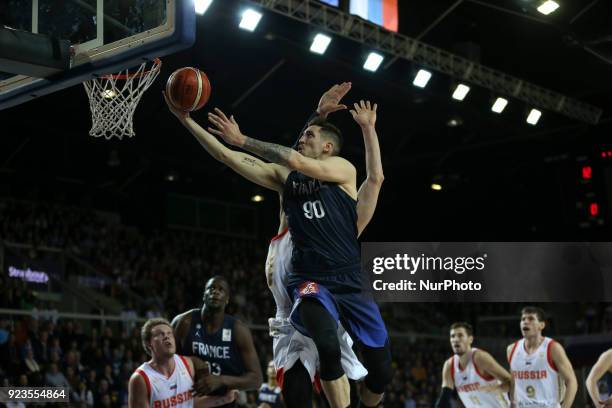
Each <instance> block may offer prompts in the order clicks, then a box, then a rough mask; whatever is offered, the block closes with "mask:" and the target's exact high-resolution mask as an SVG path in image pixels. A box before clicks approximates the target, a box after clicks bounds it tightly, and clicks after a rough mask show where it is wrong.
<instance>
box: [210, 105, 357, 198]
mask: <svg viewBox="0 0 612 408" xmlns="http://www.w3.org/2000/svg"><path fill="white" fill-rule="evenodd" d="M215 112H216V113H209V114H208V119H209V120H210V122H211V123H212V124H213V125H215V127H216V129H213V128H208V130H209V131H210V132H211V133H214V134H215V135H217V136H219V137H221V138H223V140H225V142H226V143H228V144H230V145H232V146H237V147H240V148H242V149H244V150H247V151H249V152H251V153H253V154H256V155H257V156H259V157H263V158H264V159H266V160H268V161H270V162H272V163H276V164H279V165H281V166H284V167H286V168H289V169H291V170H296V171H299V172H300V173H303V174H305V175H307V176H309V177H313V178H315V179H318V180H322V181H330V182H334V183H339V184H352V185H353V186H354V185H355V177H356V174H357V171H356V170H355V166H353V165H352V164H351V163H349V162H348V161H347V160H345V159H343V158H341V157H338V156H332V157H328V158H326V159H323V160H315V159H311V158H309V157H306V156H304V155H302V154H300V153H299V152H297V151H295V150H293V149H292V148H290V147H287V146H282V145H279V144H275V143H268V142H263V141H261V140H257V139H254V138H251V137H248V136H246V135H244V134H242V133H241V132H240V128H239V127H238V123H237V122H236V119H234V116H230V117H229V118H228V117H227V116H226V115H225V113H223V112H222V111H221V110H220V109H218V108H215Z"/></svg>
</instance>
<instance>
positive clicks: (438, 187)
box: [431, 183, 442, 191]
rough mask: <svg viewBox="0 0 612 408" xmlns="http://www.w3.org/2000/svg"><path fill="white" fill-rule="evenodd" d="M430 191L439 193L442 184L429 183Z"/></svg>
mask: <svg viewBox="0 0 612 408" xmlns="http://www.w3.org/2000/svg"><path fill="white" fill-rule="evenodd" d="M431 189H432V190H433V191H440V190H442V184H438V183H431Z"/></svg>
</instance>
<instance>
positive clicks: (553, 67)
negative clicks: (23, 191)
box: [0, 0, 612, 229]
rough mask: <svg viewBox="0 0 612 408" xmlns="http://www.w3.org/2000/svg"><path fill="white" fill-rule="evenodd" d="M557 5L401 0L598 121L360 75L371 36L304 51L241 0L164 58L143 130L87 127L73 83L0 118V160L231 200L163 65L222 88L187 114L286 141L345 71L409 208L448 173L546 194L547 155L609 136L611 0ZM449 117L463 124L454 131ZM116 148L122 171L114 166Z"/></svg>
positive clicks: (395, 67)
mask: <svg viewBox="0 0 612 408" xmlns="http://www.w3.org/2000/svg"><path fill="white" fill-rule="evenodd" d="M559 3H561V8H560V9H559V10H558V11H557V12H555V13H554V14H552V15H550V16H548V17H545V16H543V15H541V14H539V13H538V12H537V11H535V5H536V1H535V0H492V1H480V0H461V1H458V0H436V1H431V0H410V1H408V0H406V1H404V0H400V1H399V12H400V32H401V33H403V34H404V35H407V36H409V37H412V38H418V39H419V40H421V41H423V42H425V43H428V44H431V45H433V46H436V47H439V48H442V49H445V50H448V51H451V52H456V53H458V54H461V53H464V52H466V50H468V51H469V53H470V54H471V55H472V56H473V57H477V58H478V61H479V62H480V63H481V64H483V65H486V66H488V67H491V68H494V69H497V70H499V71H503V72H506V73H508V74H511V75H513V76H516V77H519V78H521V79H524V80H526V81H529V82H532V83H534V84H537V85H540V86H543V87H545V88H549V89H551V90H554V91H557V92H560V93H562V94H565V95H567V96H569V97H573V98H577V99H579V100H581V101H584V102H587V103H590V104H593V105H595V106H598V107H600V108H602V109H603V111H604V113H603V115H602V119H601V121H600V125H598V126H587V125H585V124H584V123H582V122H579V121H576V120H573V119H568V118H566V117H563V116H561V115H558V114H555V113H551V112H548V111H544V115H543V118H542V120H541V121H540V123H539V124H538V125H537V126H529V125H527V124H526V123H525V122H524V117H525V114H526V109H527V106H526V105H525V104H524V103H522V102H519V101H515V100H512V99H510V104H509V107H508V108H507V110H506V111H505V112H504V113H503V115H495V114H493V113H491V112H490V103H491V98H492V97H493V96H494V95H493V94H492V93H491V92H489V91H487V90H484V89H481V88H478V87H473V88H472V91H471V93H470V95H469V96H468V98H467V99H466V100H465V101H464V102H462V103H459V102H456V101H453V100H452V99H451V98H450V95H451V93H452V92H451V90H452V86H453V84H454V82H453V80H452V79H451V78H449V77H448V76H446V75H443V74H438V73H436V72H434V77H433V79H432V80H431V83H430V84H429V85H428V87H427V88H426V89H424V90H421V89H417V88H415V87H414V86H412V84H411V81H412V78H413V75H414V72H415V70H416V69H418V68H419V67H418V66H417V65H415V64H413V63H411V62H409V61H405V60H393V58H392V57H390V56H388V57H387V59H386V61H385V62H383V66H382V67H381V69H380V70H379V71H378V72H376V73H367V72H365V71H364V70H363V69H362V68H361V65H362V62H363V58H364V56H365V55H366V54H367V52H368V51H370V48H368V47H366V46H364V45H362V44H358V43H356V42H353V41H351V40H348V39H342V38H336V39H335V40H334V42H333V43H332V45H331V46H330V48H329V49H328V51H327V53H326V54H325V55H324V56H317V55H314V54H312V53H309V52H308V47H309V45H310V43H309V41H310V38H311V37H312V35H313V34H314V32H315V30H314V29H313V28H312V27H309V26H307V25H305V24H302V23H300V22H297V21H295V20H291V19H288V18H286V17H284V16H282V15H279V14H275V13H272V12H269V11H264V18H263V19H262V22H261V23H260V26H259V27H258V28H257V30H256V31H255V32H254V33H248V32H245V31H241V30H238V28H237V24H238V22H239V12H240V10H241V9H242V8H243V7H244V2H240V1H237V0H223V1H220V0H216V1H215V2H214V3H213V4H212V6H211V7H210V9H209V10H208V11H207V12H206V14H205V15H203V16H198V27H197V32H198V34H197V42H196V45H195V46H194V47H193V48H192V49H189V50H186V51H183V52H181V53H178V54H175V55H172V56H169V57H166V58H164V60H163V64H164V65H163V69H162V73H161V75H160V77H159V79H158V80H157V82H156V83H155V84H154V85H153V86H152V87H151V89H150V90H149V91H147V94H145V97H144V98H143V101H142V102H141V104H140V106H139V108H138V110H137V112H136V119H135V130H136V137H135V138H133V139H131V140H123V141H118V140H112V141H106V140H96V139H93V138H91V137H89V136H88V135H87V132H88V130H89V126H90V122H89V121H90V116H91V115H90V113H89V111H88V103H87V98H86V95H85V91H84V90H83V88H82V87H81V86H76V87H73V88H70V89H66V90H63V91H60V92H57V93H55V94H51V95H48V96H45V97H42V98H39V99H37V100H34V101H32V102H28V103H25V104H23V105H21V106H18V107H14V108H10V109H8V110H4V111H2V112H0V118H1V121H2V123H3V127H4V128H5V129H10V130H9V131H7V132H4V131H3V132H2V133H3V135H2V142H1V143H2V149H0V150H1V151H2V152H3V153H2V156H0V162H3V167H2V169H3V171H4V174H6V175H7V176H8V177H12V176H11V175H12V174H24V173H26V174H45V175H49V176H50V175H53V176H60V177H62V178H63V179H70V180H74V181H75V182H77V183H82V184H83V185H88V186H91V188H102V189H108V190H109V191H113V192H120V193H126V194H127V193H129V192H130V191H134V192H142V191H145V190H150V189H151V186H152V185H155V186H156V187H155V188H154V189H158V190H160V191H176V192H184V193H189V194H198V195H204V196H208V197H217V196H218V197H219V198H228V199H231V200H236V201H240V200H242V199H243V198H244V197H248V196H250V194H251V193H252V191H253V189H252V188H251V186H250V185H249V184H248V183H246V182H243V181H242V180H240V179H239V178H238V177H237V176H234V175H233V174H231V172H230V171H228V170H227V169H225V168H224V166H221V165H219V164H218V163H216V162H214V161H213V160H212V159H211V158H210V157H208V156H207V154H206V153H205V152H204V151H203V150H202V149H201V148H200V147H199V146H198V145H197V143H196V142H195V141H194V140H193V138H192V137H191V136H190V135H189V134H188V133H187V132H186V131H185V130H184V129H183V128H182V127H181V126H180V124H179V123H178V122H177V121H176V120H175V119H174V118H173V116H172V115H171V114H170V113H169V112H168V110H167V109H166V107H165V105H164V102H163V100H162V97H161V89H162V87H163V84H164V83H165V80H166V78H167V77H168V76H169V75H170V73H171V72H172V71H173V70H174V69H176V68H179V67H181V66H196V67H199V68H201V69H203V70H204V71H205V72H207V74H208V75H209V77H210V79H211V82H212V87H213V92H212V98H211V101H210V102H209V105H208V106H207V107H205V108H204V109H202V110H201V111H199V112H197V113H195V114H194V115H193V116H194V118H196V120H198V121H199V122H201V123H205V122H206V121H205V112H206V111H207V110H208V108H212V107H214V106H217V107H220V108H222V109H224V110H225V111H226V112H231V113H233V114H234V115H235V116H236V118H237V119H238V122H239V123H240V125H241V128H242V130H243V132H244V133H246V134H249V135H251V136H255V137H259V138H262V139H265V140H268V141H276V142H280V143H285V144H289V143H292V142H293V140H294V139H295V137H296V135H297V132H298V131H299V129H300V128H301V126H302V124H303V122H304V120H305V119H306V118H307V117H308V115H309V114H310V112H311V111H312V110H313V109H314V108H315V106H316V103H317V101H318V98H319V96H320V94H321V93H322V92H323V91H324V90H325V89H326V88H328V87H329V86H331V85H332V84H334V83H337V82H341V81H352V82H353V89H352V91H351V92H350V94H349V95H348V97H347V98H346V101H347V102H353V101H357V100H359V99H366V98H367V99H371V100H373V101H376V102H377V103H378V104H379V111H380V112H379V117H378V131H379V135H380V140H381V146H382V151H383V162H384V166H385V171H386V173H385V174H386V178H387V187H386V188H387V189H388V191H392V190H395V191H397V190H400V189H401V190H403V191H404V192H406V193H407V194H408V195H415V196H418V197H419V200H418V201H420V204H419V206H418V208H416V209H415V211H423V210H424V209H428V210H430V211H433V210H431V208H432V206H431V202H430V199H429V198H427V197H429V194H431V192H430V191H428V190H429V182H430V181H431V179H432V178H435V177H439V176H443V177H446V178H447V180H454V183H455V184H458V185H460V186H461V185H465V184H469V183H472V184H479V183H484V184H482V185H489V186H490V185H491V184H490V183H493V182H495V183H497V182H499V183H504V184H506V185H514V186H517V185H523V187H522V188H523V190H522V191H523V192H522V193H521V192H518V193H516V192H514V193H513V194H514V195H521V194H523V195H526V196H529V195H532V196H533V195H535V196H536V197H544V196H547V195H550V191H548V190H546V189H544V190H542V189H538V188H539V187H537V186H539V185H540V184H539V181H538V182H537V183H536V182H534V184H533V185H532V184H531V183H529V182H525V179H526V178H531V177H532V176H533V175H534V173H537V180H540V179H546V178H547V177H549V176H550V173H549V172H547V171H543V170H541V164H542V163H543V161H545V160H548V159H547V158H550V157H553V158H554V157H565V158H566V159H568V160H573V157H574V156H575V155H578V154H581V153H583V152H585V151H588V150H589V149H591V146H592V145H593V144H595V143H600V142H601V139H600V138H599V137H600V136H598V135H599V134H602V133H605V132H606V131H607V130H609V128H610V120H611V119H612V99H611V95H612V82H611V81H610V78H611V74H612V21H611V20H612V4H610V2H609V1H606V0H561V1H559ZM466 43H467V44H469V45H468V46H466ZM331 118H332V120H333V121H335V122H336V123H337V124H338V125H339V126H340V127H341V128H342V129H343V130H344V133H345V139H346V146H347V147H346V149H345V152H344V155H345V156H346V157H347V158H348V159H350V160H352V161H353V162H355V163H356V164H357V165H358V168H359V170H360V175H363V174H364V172H363V170H364V166H363V147H362V146H363V143H362V141H361V137H360V135H359V129H358V128H357V126H356V125H355V124H354V123H353V122H352V119H351V118H350V115H348V113H337V114H335V115H334V116H332V117H331ZM453 118H455V119H457V120H459V121H460V122H462V125H461V126H457V127H449V126H448V122H449V120H450V119H453ZM604 141H605V140H604ZM113 157H114V158H116V160H115V162H118V163H119V164H118V165H109V163H111V162H113V160H112V158H113ZM170 173H173V174H175V175H176V176H177V177H176V178H175V182H174V183H172V184H169V183H168V182H167V180H166V177H167V175H168V174H170ZM483 180H485V181H483ZM487 183H489V184H487ZM521 183H522V184H521ZM525 183H526V184H525ZM560 183H561V184H563V181H560ZM475 188H476V187H474V186H472V188H471V190H470V193H469V194H473V191H475ZM517 188H518V187H517ZM510 189H511V190H512V188H510ZM555 191H556V190H555ZM515 193H516V194H515ZM466 194H467V193H466V191H465V190H464V191H463V192H459V193H458V196H457V197H455V198H454V199H457V200H460V201H461V202H462V204H461V205H459V206H457V208H463V206H465V207H466V208H467V207H470V206H473V203H474V201H472V200H469V199H467V197H466ZM478 194H482V197H485V196H489V198H490V197H498V196H499V197H498V199H497V204H494V207H495V208H496V210H500V211H503V207H504V205H506V204H508V205H510V204H509V203H508V199H507V197H506V195H505V194H501V193H500V192H498V191H497V190H495V188H494V189H493V190H489V191H488V192H481V193H478ZM555 194H556V193H555ZM521 200H522V199H521ZM390 201H391V200H389V202H387V205H389V207H388V208H389V209H393V211H395V208H396V207H395V206H396V205H397V204H394V203H391V202H390ZM520 203H522V201H520V202H517V204H515V205H522V204H520ZM274 205H275V204H274ZM383 205H384V204H383ZM513 205H514V204H513ZM451 206H452V205H451ZM436 208H437V207H436ZM440 209H441V210H442V211H445V212H448V208H447V207H440ZM459 211H460V210H456V211H454V212H453V211H450V212H448V214H450V215H449V216H453V217H455V216H456V214H460V212H459ZM511 213H512V211H511ZM453 214H455V215H453ZM474 215H476V214H474ZM534 217H536V216H534ZM536 218H537V217H536ZM531 224H533V222H526V223H525V228H527V229H529V228H531V227H530V225H531Z"/></svg>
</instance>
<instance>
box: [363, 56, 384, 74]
mask: <svg viewBox="0 0 612 408" xmlns="http://www.w3.org/2000/svg"><path fill="white" fill-rule="evenodd" d="M383 59H385V58H384V57H383V56H382V55H380V54H378V53H375V52H371V53H370V55H368V58H367V59H366V62H365V64H363V69H365V70H368V71H372V72H376V70H377V69H378V67H380V64H382V62H383Z"/></svg>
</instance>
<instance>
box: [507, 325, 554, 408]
mask: <svg viewBox="0 0 612 408" xmlns="http://www.w3.org/2000/svg"><path fill="white" fill-rule="evenodd" d="M553 343H554V340H553V339H551V338H548V337H545V338H544V341H543V342H542V344H540V346H539V347H538V348H537V350H536V351H535V352H534V353H531V354H527V351H526V350H525V339H521V340H518V341H516V342H515V343H514V345H513V346H512V351H511V352H510V357H509V358H508V362H509V363H510V370H511V371H512V376H513V377H514V384H515V385H514V396H515V398H514V400H515V401H516V403H517V406H518V407H519V408H522V407H525V408H558V407H560V406H561V404H560V402H561V382H560V380H561V378H560V377H559V373H558V372H557V368H556V367H555V365H554V363H553V360H552V355H551V346H552V344H553Z"/></svg>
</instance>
